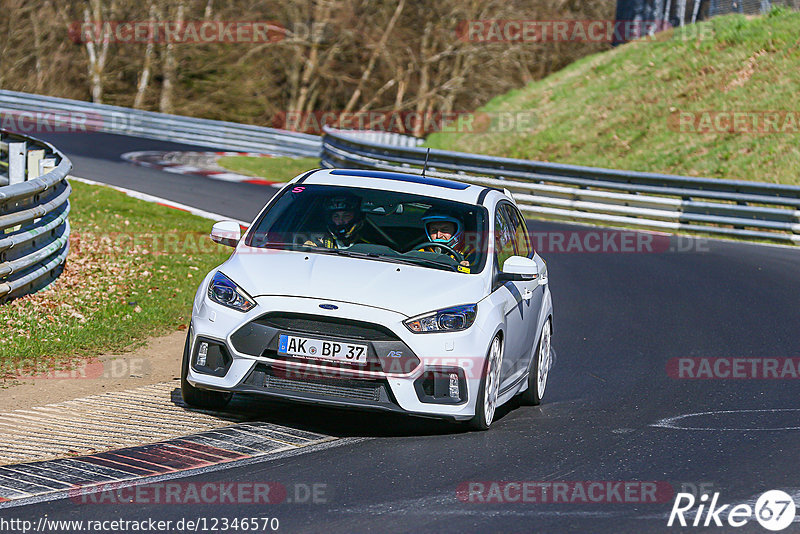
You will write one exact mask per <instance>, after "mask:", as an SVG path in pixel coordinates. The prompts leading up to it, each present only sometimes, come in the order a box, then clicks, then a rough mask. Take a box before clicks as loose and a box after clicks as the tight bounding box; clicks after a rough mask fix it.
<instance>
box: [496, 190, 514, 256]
mask: <svg viewBox="0 0 800 534" xmlns="http://www.w3.org/2000/svg"><path fill="white" fill-rule="evenodd" d="M516 237H517V236H516V234H515V229H514V226H513V225H512V224H511V221H510V220H509V217H508V211H507V208H506V207H505V206H504V205H503V204H499V205H498V206H497V209H496V211H495V215H494V245H495V257H496V258H497V267H498V268H499V269H502V268H503V263H505V261H506V260H507V259H508V258H510V257H511V256H514V255H515V254H516V248H517V243H516Z"/></svg>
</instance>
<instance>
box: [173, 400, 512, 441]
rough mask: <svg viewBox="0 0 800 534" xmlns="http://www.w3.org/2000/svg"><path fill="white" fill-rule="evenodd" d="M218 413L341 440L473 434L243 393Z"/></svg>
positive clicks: (501, 413)
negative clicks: (244, 417)
mask: <svg viewBox="0 0 800 534" xmlns="http://www.w3.org/2000/svg"><path fill="white" fill-rule="evenodd" d="M171 398H172V402H173V403H174V404H176V405H178V406H181V407H183V408H184V409H186V410H193V408H190V407H188V406H186V404H185V403H184V402H183V400H182V399H181V392H180V389H178V388H176V389H175V390H173V391H172V395H171ZM519 406H520V402H519V401H518V399H512V400H511V401H509V402H507V403H506V404H504V405H503V406H500V407H499V408H498V409H497V411H496V412H495V418H494V421H495V422H494V423H493V425H499V424H502V419H503V417H505V416H506V415H507V414H509V413H510V412H511V411H513V410H514V409H516V408H517V407H519ZM203 411H204V412H205V413H209V412H208V411H206V410H203ZM218 413H219V415H220V416H221V417H225V416H229V415H231V414H235V415H238V416H242V415H245V416H246V417H247V419H249V420H251V421H260V422H265V423H272V424H276V425H282V426H286V427H290V428H295V429H298V430H305V431H308V432H316V433H319V434H325V435H328V436H335V437H339V438H345V437H348V438H349V437H403V436H436V435H449V434H461V433H466V432H470V429H469V427H468V426H467V425H466V424H464V423H453V422H448V421H445V420H439V419H430V418H424V417H414V416H408V415H403V414H394V413H388V412H370V411H363V410H349V409H346V408H330V407H326V406H314V405H311V404H303V403H291V402H281V401H277V400H274V399H270V398H267V397H262V396H259V395H248V394H241V393H237V394H236V395H234V397H233V400H232V401H231V403H230V404H229V405H228V407H227V408H226V409H225V410H224V411H221V412H218Z"/></svg>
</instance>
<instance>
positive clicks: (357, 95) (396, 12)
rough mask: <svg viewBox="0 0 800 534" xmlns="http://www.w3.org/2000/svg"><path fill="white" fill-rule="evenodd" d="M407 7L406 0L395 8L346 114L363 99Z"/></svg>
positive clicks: (346, 109)
mask: <svg viewBox="0 0 800 534" xmlns="http://www.w3.org/2000/svg"><path fill="white" fill-rule="evenodd" d="M405 5H406V0H400V1H399V2H398V3H397V7H396V8H395V10H394V13H392V18H391V19H389V24H387V25H386V28H385V29H384V30H383V35H382V36H381V38H380V40H379V41H378V44H377V45H376V46H375V49H374V50H373V51H372V55H371V56H370V58H369V63H367V68H366V69H364V72H363V73H362V74H361V78H359V80H358V85H356V88H355V90H353V94H352V95H351V96H350V100H348V101H347V105H346V106H345V107H344V112H345V113H349V112H350V111H352V110H353V107H355V105H356V102H358V99H359V98H360V97H361V91H362V90H363V89H364V83H365V82H366V81H367V80H369V78H370V76H372V70H373V69H374V68H375V62H376V61H377V60H378V57H379V56H381V55H382V54H383V53H384V51H385V50H386V43H387V42H388V41H389V36H390V35H391V34H392V30H393V29H394V26H395V24H397V19H398V18H399V17H400V14H401V13H402V12H403V8H404V7H405ZM384 86H385V85H384Z"/></svg>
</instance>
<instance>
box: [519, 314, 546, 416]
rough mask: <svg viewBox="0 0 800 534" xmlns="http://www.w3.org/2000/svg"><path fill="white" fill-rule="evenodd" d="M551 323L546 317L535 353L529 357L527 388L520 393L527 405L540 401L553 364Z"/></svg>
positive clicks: (533, 404) (539, 402)
mask: <svg viewBox="0 0 800 534" xmlns="http://www.w3.org/2000/svg"><path fill="white" fill-rule="evenodd" d="M552 342H553V325H552V323H551V321H550V319H549V318H548V319H547V321H545V323H544V326H543V327H542V335H541V336H539V344H538V345H537V346H536V353H535V354H534V356H533V358H531V367H530V369H529V370H528V389H526V390H525V391H523V392H522V393H521V394H520V399H521V400H522V402H523V403H525V404H527V405H528V406H538V405H540V404H541V403H542V397H543V396H544V390H545V387H546V386H547V375H548V372H549V371H550V367H551V366H552V365H553V352H552Z"/></svg>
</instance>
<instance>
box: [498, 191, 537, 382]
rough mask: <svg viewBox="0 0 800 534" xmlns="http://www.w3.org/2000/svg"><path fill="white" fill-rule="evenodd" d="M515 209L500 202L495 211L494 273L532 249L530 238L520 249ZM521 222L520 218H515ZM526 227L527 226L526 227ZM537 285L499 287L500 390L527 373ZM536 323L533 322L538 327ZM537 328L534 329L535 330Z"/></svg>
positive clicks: (519, 283) (521, 283) (517, 283)
mask: <svg viewBox="0 0 800 534" xmlns="http://www.w3.org/2000/svg"><path fill="white" fill-rule="evenodd" d="M514 209H515V208H514V207H513V206H512V205H511V204H510V203H507V202H501V203H499V204H498V205H497V208H496V210H495V217H494V225H495V233H494V238H495V243H494V245H495V247H494V249H495V269H496V270H497V272H500V270H501V269H502V268H503V263H504V262H505V260H507V259H508V258H509V257H511V256H518V255H521V252H522V251H524V250H526V248H525V247H527V248H530V246H529V243H528V240H527V234H524V238H525V243H524V246H523V247H521V246H520V243H519V242H518V241H517V239H518V236H517V230H518V228H517V226H516V225H515V224H514V221H515V217H514V216H513V215H512V213H513V211H512V210H514ZM516 218H517V219H518V218H519V217H518V216H517V217H516ZM523 224H524V223H523ZM537 286H538V281H536V280H530V281H509V282H505V283H502V284H499V283H498V284H496V286H495V294H496V298H497V300H498V303H499V304H500V305H501V306H502V307H503V313H504V314H505V318H506V333H505V350H504V353H503V365H502V368H501V382H500V390H501V392H502V391H503V390H504V389H507V388H509V387H511V386H513V385H514V384H515V383H516V382H517V381H518V380H519V379H520V378H521V377H522V376H523V375H524V374H525V372H526V371H527V366H528V361H529V356H530V351H529V350H527V347H526V342H527V340H528V339H529V337H530V333H529V332H528V330H529V329H530V328H531V324H532V321H531V316H532V315H533V314H532V313H531V312H532V307H531V299H532V297H533V294H534V290H535V289H536V288H537ZM535 321H536V319H535V318H534V319H533V323H535ZM534 328H535V326H534Z"/></svg>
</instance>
